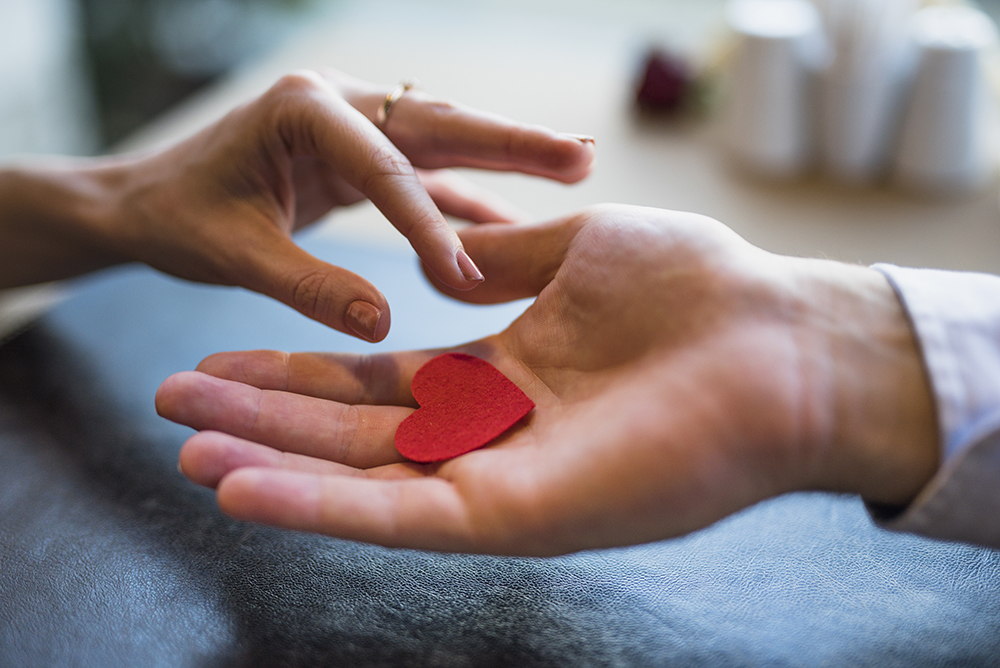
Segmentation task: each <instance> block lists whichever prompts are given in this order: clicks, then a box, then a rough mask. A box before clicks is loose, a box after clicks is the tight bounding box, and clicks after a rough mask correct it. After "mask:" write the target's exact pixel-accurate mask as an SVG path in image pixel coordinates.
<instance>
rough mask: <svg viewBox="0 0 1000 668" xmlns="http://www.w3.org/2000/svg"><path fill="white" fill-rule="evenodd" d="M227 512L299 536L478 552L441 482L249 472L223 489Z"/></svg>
mask: <svg viewBox="0 0 1000 668" xmlns="http://www.w3.org/2000/svg"><path fill="white" fill-rule="evenodd" d="M218 501H219V506H220V507H221V508H222V510H223V511H224V512H225V513H227V514H229V515H231V516H233V517H236V518H238V519H242V520H249V521H254V522H261V523H264V524H270V525H273V526H280V527H285V528H288V529H295V530H300V531H313V532H317V533H324V534H327V535H331V536H337V537H340V538H346V539H350V540H360V541H365V542H370V543H377V544H380V545H386V546H389V547H410V548H416V549H430V550H441V551H455V552H466V551H481V550H482V546H480V545H478V544H477V541H476V540H475V532H474V531H473V528H472V523H471V522H470V516H469V513H468V510H467V508H466V505H465V502H464V499H463V498H462V496H461V495H460V494H459V492H458V490H457V489H456V488H455V486H454V485H452V484H451V483H450V482H448V481H446V480H444V479H441V478H437V477H420V478H416V479H409V480H389V481H386V480H368V479H361V478H357V477H349V476H329V475H328V476H322V475H316V474H310V473H300V472H294V471H281V470H273V469H262V468H244V469H239V470H237V471H233V472H232V473H230V474H229V475H227V476H225V477H224V478H223V479H222V481H221V482H220V483H219V487H218Z"/></svg>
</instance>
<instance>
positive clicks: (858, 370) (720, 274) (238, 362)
mask: <svg viewBox="0 0 1000 668" xmlns="http://www.w3.org/2000/svg"><path fill="white" fill-rule="evenodd" d="M462 238H463V241H464V243H465V247H466V248H467V249H468V251H469V253H470V254H471V255H472V257H473V258H474V259H475V260H476V262H477V263H478V264H479V266H481V267H482V268H483V270H484V272H485V273H487V274H488V275H490V277H491V280H490V281H489V282H487V283H484V284H483V285H481V286H479V287H478V288H476V289H475V290H472V291H469V292H460V291H457V290H454V289H451V288H448V287H446V286H444V285H443V284H442V283H441V282H440V281H437V284H438V287H440V288H441V289H443V290H444V291H446V292H448V293H449V294H452V295H453V296H455V297H457V298H461V299H466V300H469V301H477V302H484V303H485V302H495V301H503V300H510V299H516V298H521V297H527V296H531V295H538V298H537V300H536V301H535V302H534V303H533V304H532V305H531V306H530V307H529V308H528V309H527V311H526V312H525V313H524V314H523V315H522V316H521V317H520V318H519V319H518V320H516V321H515V322H514V323H513V324H512V325H511V326H510V327H509V328H508V329H507V330H506V331H504V332H502V333H500V334H497V335H495V336H491V337H489V338H486V339H483V340H481V341H477V342H475V343H471V344H468V345H465V346H461V347H460V348H458V350H461V351H464V352H467V353H470V354H473V355H477V356H479V357H482V358H484V359H486V360H488V361H489V362H491V363H492V364H494V365H495V366H496V367H497V368H499V369H500V370H501V371H502V372H503V373H505V374H506V375H507V376H508V377H510V378H511V379H512V380H513V381H514V382H515V383H516V384H517V385H518V386H520V387H521V388H522V389H523V390H524V391H525V392H526V393H527V394H528V395H529V396H530V397H531V398H532V399H533V400H534V401H535V402H536V404H537V408H536V409H535V410H534V411H533V412H532V413H531V414H529V416H528V417H527V418H526V419H525V420H524V421H523V422H522V423H521V424H519V425H517V426H515V427H514V428H513V429H512V430H511V431H509V432H508V433H507V434H505V435H504V436H502V437H501V438H500V439H498V440H497V441H496V442H495V443H494V444H492V445H490V446H488V447H486V448H484V449H481V450H477V451H474V452H471V453H468V454H466V455H463V456H460V457H457V458H455V459H452V460H450V461H446V462H443V463H440V464H435V465H419V464H415V463H410V462H405V461H403V459H402V458H401V457H400V455H399V454H398V453H397V452H396V450H395V449H394V447H393V436H394V433H395V431H396V428H397V426H398V425H399V423H400V422H401V421H402V420H403V419H404V418H405V417H406V416H407V415H409V414H410V413H411V412H412V411H413V410H414V407H415V404H414V401H413V398H412V396H411V394H410V390H409V387H410V380H411V379H412V377H413V374H414V372H415V371H416V370H417V369H418V368H420V366H421V365H422V364H423V363H424V362H426V361H427V360H428V359H430V358H431V357H432V356H434V355H435V354H438V353H440V352H442V351H424V352H408V353H393V354H386V355H375V356H371V357H367V356H352V355H335V354H292V355H288V354H285V353H277V352H262V351H257V352H245V353H223V354H219V355H213V356H211V357H209V358H207V359H206V360H204V361H203V362H202V363H201V364H200V365H199V368H198V371H195V372H184V373H180V374H177V375H175V376H172V377H171V378H169V379H168V380H167V381H166V382H165V383H164V384H163V385H162V387H161V388H160V390H159V392H158V394H157V408H158V410H159V411H160V413H161V414H162V415H164V416H165V417H168V418H170V419H172V420H175V421H177V422H181V423H184V424H187V425H190V426H192V427H194V428H195V429H199V430H202V431H201V433H199V434H197V435H195V436H193V437H192V438H191V439H190V440H189V441H188V442H187V444H185V446H184V448H183V450H182V452H181V465H182V469H183V471H184V472H185V473H186V474H187V475H188V476H189V477H190V478H192V479H193V480H194V481H195V482H198V483H200V484H203V485H208V486H217V487H218V498H219V503H220V505H221V507H222V509H223V510H224V511H225V512H227V513H229V514H231V515H234V516H236V517H239V518H243V519H249V520H255V521H259V522H265V523H269V524H274V525H278V526H283V527H289V528H294V529H304V530H309V531H317V532H322V533H326V534H330V535H334V536H340V537H344V538H350V539H357V540H363V541H370V542H375V543H380V544H383V545H390V546H405V547H413V548H426V549H433V550H448V551H461V552H489V553H499V554H531V555H550V554H557V553H562V552H568V551H574V550H581V549H587V548H597V547H605V546H613V545H623V544H631V543H638V542H645V541H652V540H657V539H662V538H666V537H670V536H676V535H679V534H683V533H686V532H690V531H693V530H696V529H698V528H701V527H704V526H706V525H708V524H711V523H712V522H714V521H716V520H718V519H720V518H722V517H724V516H726V515H728V514H730V513H733V512H735V511H737V510H739V509H741V508H744V507H746V506H748V505H750V504H753V503H755V502H757V501H760V500H762V499H765V498H768V497H771V496H775V495H778V494H782V493H785V492H790V491H793V490H800V489H821V490H834V491H843V492H852V493H859V494H862V495H863V496H864V497H865V498H866V499H869V500H872V501H876V502H881V503H890V504H892V503H900V504H901V503H905V502H907V501H908V500H909V499H911V498H912V497H913V495H914V494H916V492H917V491H918V490H919V489H920V488H921V487H922V485H923V484H924V483H925V482H926V481H927V480H928V479H929V477H930V476H931V475H932V474H933V472H934V470H935V468H936V466H937V437H936V430H935V424H934V413H933V405H932V400H931V396H930V392H929V389H928V385H927V381H926V379H925V377H924V372H923V368H922V364H921V360H920V356H919V354H918V351H917V349H916V346H915V343H914V340H913V336H912V334H911V332H910V328H909V325H908V323H907V321H906V318H905V316H904V314H903V311H902V308H901V306H900V304H899V303H898V302H897V300H896V296H895V294H894V293H893V291H892V288H891V287H890V286H889V285H888V283H887V282H886V281H885V279H884V278H883V277H882V276H881V275H880V274H879V273H877V272H875V271H872V270H869V269H865V268H861V267H855V266H849V265H843V264H838V263H833V262H827V261H819V260H803V259H795V258H787V257H780V256H775V255H771V254H769V253H766V252H764V251H762V250H760V249H757V248H755V247H753V246H751V245H750V244H748V243H746V242H745V241H744V240H743V239H741V238H740V237H738V236H737V235H736V234H734V233H733V232H732V231H730V230H729V229H728V228H726V227H725V226H723V225H722V224H720V223H718V222H716V221H714V220H710V219H707V218H704V217H700V216H695V215H690V214H681V213H674V212H668V211H661V210H655V209H642V208H636V207H601V208H595V209H592V210H589V211H585V212H583V213H580V214H577V215H573V216H569V217H567V218H564V219H562V220H558V221H555V222H553V223H549V224H545V225H538V226H507V225H503V226H485V227H476V228H469V229H466V230H464V231H463V232H462Z"/></svg>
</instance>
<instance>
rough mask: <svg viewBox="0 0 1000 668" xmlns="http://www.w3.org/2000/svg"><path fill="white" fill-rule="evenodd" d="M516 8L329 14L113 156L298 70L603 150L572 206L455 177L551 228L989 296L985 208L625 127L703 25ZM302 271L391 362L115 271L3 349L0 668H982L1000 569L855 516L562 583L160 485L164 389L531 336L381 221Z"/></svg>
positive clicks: (532, 185) (818, 513) (825, 508)
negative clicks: (289, 365) (361, 287)
mask: <svg viewBox="0 0 1000 668" xmlns="http://www.w3.org/2000/svg"><path fill="white" fill-rule="evenodd" d="M513 6H514V7H515V10H509V9H508V10H505V11H503V12H501V11H499V10H494V9H492V8H490V7H489V6H488V5H486V4H485V3H484V4H483V5H482V6H480V5H476V4H474V3H460V2H438V3H428V4H423V3H422V4H417V3H413V4H410V3H402V2H399V3H385V2H370V3H361V2H358V3H341V4H339V5H337V8H336V9H335V10H331V12H330V13H329V14H328V15H326V16H325V17H323V18H322V19H317V21H316V23H315V25H312V26H310V27H309V28H308V30H306V31H305V32H304V33H303V34H302V35H301V36H300V37H299V38H297V39H296V40H294V42H292V43H290V44H288V45H287V47H286V48H285V49H284V50H283V51H281V52H279V53H277V54H275V55H274V56H273V57H271V58H269V59H267V60H265V61H263V62H259V63H256V64H254V65H253V66H251V67H248V68H247V69H246V70H244V71H241V72H239V73H237V74H235V75H234V76H233V77H231V78H230V79H228V80H226V81H224V82H222V83H221V84H219V85H218V86H215V87H213V88H212V89H211V90H209V91H207V92H206V93H204V94H203V95H201V96H199V97H198V98H197V99H194V100H192V101H191V102H189V103H187V104H185V105H184V106H183V107H181V108H179V109H177V110H176V111H175V112H173V113H171V114H170V115H168V116H167V117H164V118H163V119H161V120H159V121H158V122H156V123H154V124H152V125H150V126H149V127H148V128H147V129H146V130H145V131H144V132H142V133H140V134H139V135H138V136H136V137H135V138H133V139H132V140H131V141H130V142H128V143H127V144H126V145H123V146H122V147H120V148H121V150H127V149H140V148H146V147H149V146H152V145H155V144H157V143H159V142H163V141H168V140H171V139H175V138H178V137H180V136H183V135H185V134H188V133H189V132H192V131H194V130H195V129H197V128H199V127H201V126H202V125H204V124H206V123H207V122H209V121H210V120H212V119H213V118H215V117H217V116H219V115H221V114H223V113H225V111H226V110H228V109H229V108H230V107H232V106H233V105H236V104H238V103H239V102H241V101H242V100H246V99H249V98H250V97H251V96H253V95H255V94H256V93H259V92H261V91H262V90H264V89H265V88H266V87H267V86H269V85H270V84H271V83H272V82H273V81H274V80H275V79H276V78H277V77H279V76H280V75H281V74H283V73H284V72H286V71H288V70H290V69H293V68H297V67H321V66H335V67H338V68H340V69H343V70H345V71H347V72H349V73H351V74H354V75H356V76H359V77H364V78H367V79H371V80H374V81H381V82H385V83H387V84H393V83H395V82H397V81H399V80H400V79H402V78H405V77H416V78H418V79H420V80H421V81H422V83H423V86H424V87H425V88H426V89H427V90H429V91H433V92H435V93H438V94H440V95H442V96H446V97H450V98H454V99H456V100H461V101H463V102H465V103H468V104H471V105H475V106H478V107H482V108H485V109H489V110H493V111H496V112H499V113H503V114H505V115H508V116H511V117H513V118H517V119H521V120H525V121H531V122H536V123H542V124H545V125H549V126H552V127H554V128H558V129H560V130H565V131H570V132H578V133H587V134H593V135H595V136H596V137H597V148H598V156H599V157H598V165H597V168H596V171H595V173H594V175H593V176H592V177H591V178H590V179H588V180H587V181H586V182H585V183H582V184H580V185H577V186H571V187H567V186H562V185H558V184H552V183H546V182H541V181H538V180H534V179H530V178H528V177H522V176H516V175H491V174H478V173H470V176H471V177H472V178H474V179H475V180H477V181H478V182H480V183H482V184H485V185H487V186H490V187H492V188H494V189H495V190H497V191H498V192H500V193H501V194H503V195H505V196H507V197H508V198H509V199H510V200H512V201H513V202H514V203H515V204H517V205H519V206H520V207H522V208H524V209H526V210H529V211H532V212H534V213H535V214H537V216H538V217H539V218H544V217H548V216H555V215H559V214H561V213H564V212H567V211H570V210H573V209H576V208H579V207H583V206H587V205H589V204H593V203H597V202H603V201H621V202H628V203H633V204H645V205H652V206H661V207H670V208H677V209H689V210H695V211H698V212H701V213H706V214H709V215H712V216H715V217H718V218H720V219H722V220H724V221H725V222H727V223H729V224H730V225H732V226H733V227H734V228H736V229H737V230H738V231H739V232H740V233H742V234H743V235H744V236H746V237H747V238H748V239H750V240H751V241H753V242H754V243H757V244H759V245H761V246H764V247H765V248H768V249H770V250H773V251H778V252H783V253H795V254H800V255H811V256H826V257H835V258H841V259H844V260H849V261H860V262H873V261H876V260H883V261H891V262H897V263H904V264H915V265H933V266H939V267H955V268H967V269H981V270H987V271H995V270H996V269H997V268H998V258H997V255H998V254H997V252H996V251H997V248H998V243H997V242H998V239H997V236H998V231H997V218H998V214H997V202H996V200H997V197H996V193H995V192H992V191H990V192H986V193H984V194H982V195H981V196H978V197H975V198H971V199H968V200H963V201H955V202H948V203H942V202H921V201H917V200H914V199H910V198H907V197H904V196H901V195H897V194H895V193H892V192H890V191H878V190H876V191H859V192H854V191H848V190H840V189H837V188H834V187H831V186H828V185H825V184H822V183H819V182H815V183H814V182H807V183H800V184H796V185H787V186H781V187H777V186H767V185H761V184H755V183H752V182H749V181H746V180H744V179H742V178H741V177H739V176H737V175H735V174H732V173H731V172H730V171H729V170H728V169H727V167H726V164H725V161H724V159H723V158H722V156H721V155H720V154H719V152H718V151H717V150H716V149H715V144H714V139H713V137H714V130H713V128H712V126H711V124H710V123H692V122H686V123H669V122H666V123H658V122H657V123H653V122H649V121H643V120H639V119H637V118H635V117H634V116H633V114H632V104H631V98H632V86H633V81H632V79H633V75H634V72H635V68H636V65H637V63H638V61H639V59H640V58H641V55H642V54H643V52H644V50H645V48H646V46H647V45H648V44H649V43H650V42H652V41H660V40H670V41H671V42H673V43H675V44H678V45H681V46H682V47H683V48H691V47H693V46H695V45H697V44H698V43H700V41H701V40H704V39H708V38H709V37H708V36H710V35H711V34H712V32H713V31H714V30H715V26H716V19H717V15H716V14H714V12H715V9H717V5H715V4H709V3H706V4H702V2H701V0H684V1H681V0H678V1H676V2H673V3H667V2H638V1H636V2H623V3H616V4H614V5H612V3H606V6H605V4H603V3H587V2H582V3H580V7H581V9H580V10H579V11H578V12H570V11H566V12H564V13H562V14H559V13H557V12H555V10H552V11H551V12H550V13H549V14H545V13H544V12H543V13H541V14H539V13H537V12H535V13H533V14H531V15H530V16H531V18H530V19H529V18H526V17H528V16H529V14H528V10H529V9H530V8H531V7H532V5H531V4H530V3H527V2H524V3H522V4H517V3H514V4H513ZM568 6H569V5H568V4H567V5H566V7H568ZM623 8H625V9H623ZM626 9H627V11H626ZM302 244H303V245H304V247H305V248H307V250H309V251H310V252H312V253H314V254H316V255H317V256H318V257H321V258H323V259H325V260H327V261H329V262H333V263H336V264H338V265H341V266H344V267H346V268H348V269H350V270H352V271H356V272H358V273H361V274H362V275H364V276H366V277H367V278H368V279H369V280H371V281H372V282H373V283H375V284H376V285H377V286H379V287H380V288H381V289H382V290H383V291H384V293H385V295H386V297H387V298H388V300H389V301H390V303H391V304H392V306H393V330H392V332H390V334H389V337H388V338H387V339H386V340H385V341H384V342H383V343H381V344H379V345H377V346H371V345H369V344H366V343H364V342H361V341H358V340H356V339H352V338H350V337H346V336H344V335H342V334H339V333H337V332H334V331H331V330H329V329H327V328H324V327H322V326H320V325H318V324H317V323H315V322H312V321H309V320H307V319H305V318H304V317H302V316H300V315H299V314H297V313H295V312H293V311H291V310H290V309H287V308H285V307H283V306H281V305H280V304H277V303H275V302H272V301H270V300H267V299H265V298H263V297H260V296H258V295H253V294H250V293H247V292H245V291H241V290H236V289H230V288H220V287H210V286H198V285H193V284H190V283H184V282H181V281H177V280H174V279H170V278H167V277H164V276H162V275H159V274H156V273H155V272H153V271H152V270H150V269H145V268H141V267H126V268H120V269H116V270H114V271H109V272H104V273H101V274H99V275H96V276H93V277H90V278H87V279H85V280H83V281H81V282H80V283H79V284H78V285H77V287H76V289H75V291H74V292H75V295H74V296H73V297H72V298H71V299H69V300H67V301H65V302H64V303H62V304H60V305H59V306H57V307H56V308H54V309H53V310H52V311H51V312H50V313H49V314H48V315H46V316H45V317H44V318H43V319H42V320H41V321H40V322H39V323H38V324H37V326H35V327H33V328H31V329H28V330H27V331H24V332H22V333H21V334H20V335H18V336H16V337H14V338H12V339H11V340H10V341H8V342H7V343H5V344H3V345H2V346H0V665H4V666H63V665H66V666H69V665H73V666H102V667H117V666H122V667H126V666H129V667H131V666H185V667H187V666H199V667H202V666H456V667H465V666H665V665H669V666H713V667H718V666H761V665H767V666H793V665H816V666H818V665H827V666H843V665H850V666H873V667H875V666H877V667H880V668H882V667H885V666H900V667H903V666H905V667H912V666H943V665H962V666H991V665H996V659H997V657H998V656H1000V552H996V551H991V550H986V549H982V548H977V547H972V546H968V545H958V544H948V543H941V542H935V541H931V540H927V539H924V538H921V537H918V536H912V535H902V534H894V533H889V532H886V531H883V530H881V529H879V528H877V527H876V526H875V525H873V524H872V522H871V521H870V519H869V518H868V516H867V514H866V512H865V509H864V507H863V505H862V504H861V502H860V501H859V500H858V499H856V498H853V497H844V496H837V495H831V494H796V495H788V496H784V497H781V498H778V499H773V500H771V501H768V502H765V503H761V504H758V505H756V506H754V507H752V508H748V509H746V510H744V511H743V512H741V513H738V514H736V515H734V516H732V517H730V518H727V519H726V520H723V521H721V522H719V523H717V524H715V525H713V526H711V527H708V528H707V529H705V530H702V531H699V532H696V533H694V534H692V535H689V536H685V537H682V538H679V539H676V540H670V541H663V542H659V543H652V544H648V545H640V546H634V547H629V548H622V549H616V550H598V551H591V552H584V553H579V554H573V555H567V556H564V557H559V558H553V559H514V558H494V557H480V556H469V555H451V554H433V553H425V552H417V551H410V550H393V549H385V548H380V547H377V546H371V545H365V544H361V543H354V542H350V541H342V540H336V539H331V538H327V537H323V536H317V535H310V534H303V533H298V532H292V531H282V530H277V529H271V528H268V527H263V526H258V525H253V524H249V523H244V522H237V521H235V520H232V519H230V518H228V517H225V516H223V515H222V514H221V513H220V512H219V511H218V508H217V506H216V504H215V500H214V494H213V492H212V491H211V490H207V489H202V488H198V487H196V486H195V485H193V484H192V483H190V482H189V481H187V480H186V479H184V477H183V476H182V475H181V474H180V473H178V472H177V470H176V464H177V453H178V450H179V448H180V446H181V444H182V443H183V441H184V439H185V438H186V437H187V436H189V435H190V434H191V431H190V430H189V429H187V428H184V427H180V426H178V425H174V424H171V423H169V422H167V421H166V420H163V419H161V418H159V417H158V416H157V415H156V414H155V411H154V408H153V395H154V393H155V390H156V387H157V386H158V385H159V383H160V382H161V381H162V380H163V379H164V378H165V377H166V376H167V375H169V374H170V373H173V372H176V371H180V370H183V369H190V368H193V367H194V365H195V364H197V362H198V361H199V360H200V359H201V358H202V357H204V356H205V355H208V354H211V353H213V352H217V351H219V350H231V349H247V348H277V349H285V350H342V351H370V350H385V349H400V348H411V347H430V346H447V345H452V344H457V343H460V342H462V341H466V340H469V339H473V338H477V337H480V336H484V335H486V334H489V333H492V332H495V331H497V330H498V329H500V328H502V327H504V326H505V325H506V323H509V322H510V321H511V320H512V319H513V318H514V317H516V316H517V315H518V313H519V312H520V310H521V309H523V308H524V302H518V303H514V304H507V305H499V306H491V307H476V306H470V305H466V304H460V303H457V302H454V301H450V300H447V299H445V298H443V297H441V296H439V295H437V294H436V293H434V292H433V290H431V289H430V288H429V287H428V286H427V284H426V282H425V281H423V280H422V279H421V276H420V272H419V269H418V267H417V263H416V261H415V258H414V256H413V254H412V251H410V250H409V249H408V247H407V246H406V244H405V242H404V241H403V240H402V239H401V238H400V237H399V235H398V234H396V233H395V231H394V230H392V229H391V228H390V227H389V225H388V224H387V223H386V222H385V221H384V220H383V219H382V217H381V216H380V215H379V214H378V213H377V212H376V211H375V210H374V209H373V208H372V207H369V206H360V207H357V208H356V209H353V210H352V211H350V212H342V213H338V214H337V215H336V216H335V217H334V218H333V219H332V220H331V221H329V223H327V224H324V225H323V226H322V227H321V228H320V229H318V230H315V231H312V232H308V233H306V234H305V235H304V236H303V237H302Z"/></svg>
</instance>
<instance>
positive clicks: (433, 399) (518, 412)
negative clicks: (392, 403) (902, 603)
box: [396, 353, 535, 463]
mask: <svg viewBox="0 0 1000 668" xmlns="http://www.w3.org/2000/svg"><path fill="white" fill-rule="evenodd" d="M410 391H411V392H413V398H414V399H416V400H417V403H419V404H420V408H418V409H417V410H416V411H415V412H414V413H412V414H411V415H409V416H408V417H407V418H406V419H405V420H403V422H402V423H401V424H400V425H399V428H398V429H397V430H396V449H397V450H399V452H400V454H402V455H403V456H404V457H406V458H407V459H412V460H413V461H415V462H424V463H427V462H439V461H441V460H444V459H451V458H452V457H458V456H459V455H464V454H465V453H466V452H470V451H472V450H475V449H476V448H481V447H483V446H484V445H486V444H487V443H489V442H490V441H492V440H493V439H494V438H496V437H497V436H499V435H500V434H502V433H504V432H505V431H507V430H508V429H510V428H511V427H512V426H514V424H515V423H516V422H517V421H518V420H520V419H521V418H523V417H524V416H525V415H527V414H528V413H530V412H531V409H532V408H534V407H535V402H533V401H532V400H531V399H529V398H528V396H527V395H526V394H525V393H524V392H522V391H521V390H520V388H518V386H517V385H515V384H514V383H512V382H511V381H510V379H508V378H507V377H506V376H505V375H503V374H502V373H500V372H499V371H498V370H497V369H496V367H494V366H493V365H492V364H490V363H489V362H486V361H485V360H481V359H479V358H478V357H473V356H472V355H464V354H462V353H446V354H444V355H438V356H437V357H435V358H434V359H432V360H430V361H429V362H427V363H426V364H424V365H423V366H422V367H420V369H419V370H418V371H417V373H415V374H414V375H413V382H412V383H410Z"/></svg>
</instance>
